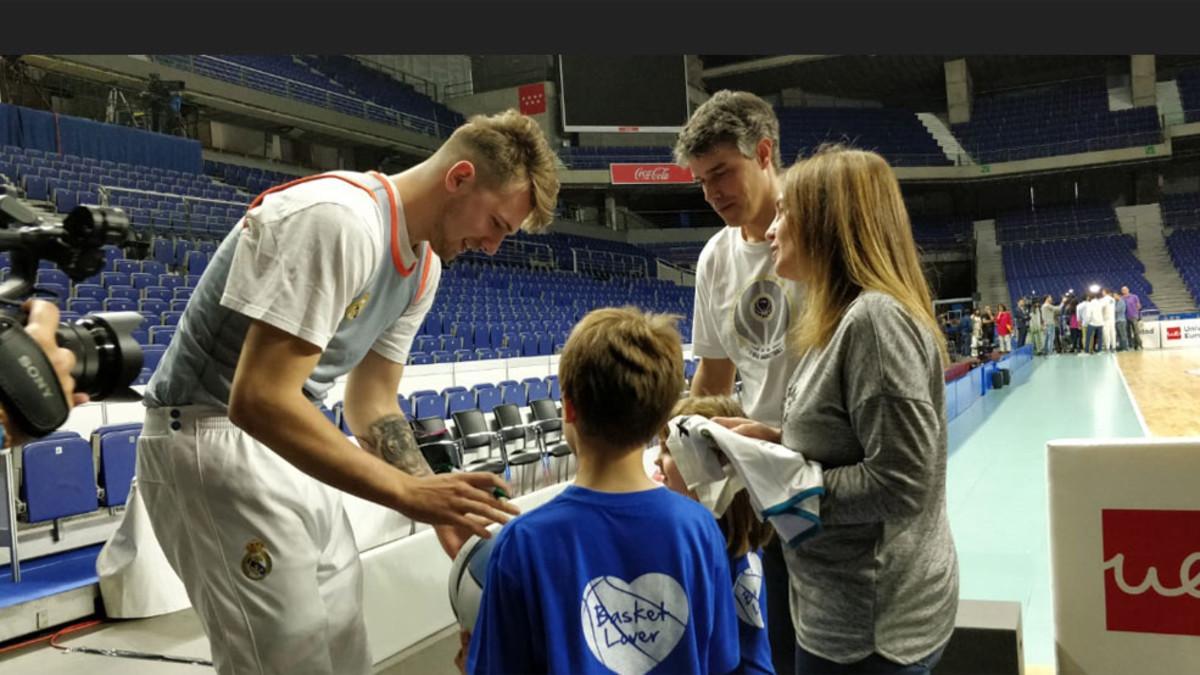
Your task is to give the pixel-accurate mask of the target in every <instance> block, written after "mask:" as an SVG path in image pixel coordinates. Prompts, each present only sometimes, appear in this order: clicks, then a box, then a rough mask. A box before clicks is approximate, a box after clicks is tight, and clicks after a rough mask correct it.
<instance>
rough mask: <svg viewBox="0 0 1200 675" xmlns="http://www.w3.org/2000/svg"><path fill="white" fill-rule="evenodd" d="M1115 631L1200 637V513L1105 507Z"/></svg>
mask: <svg viewBox="0 0 1200 675" xmlns="http://www.w3.org/2000/svg"><path fill="white" fill-rule="evenodd" d="M1101 523H1102V529H1103V536H1104V610H1105V618H1106V621H1107V627H1108V630H1110V631H1123V632H1131V633H1161V634H1166V635H1197V636H1200V511H1158V510H1149V509H1104V510H1103V511H1101Z"/></svg>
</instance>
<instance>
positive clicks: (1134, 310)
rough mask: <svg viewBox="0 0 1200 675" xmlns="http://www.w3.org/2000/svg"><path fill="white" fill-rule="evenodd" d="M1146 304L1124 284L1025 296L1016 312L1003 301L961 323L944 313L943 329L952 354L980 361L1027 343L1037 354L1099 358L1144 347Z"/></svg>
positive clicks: (972, 313)
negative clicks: (1081, 292)
mask: <svg viewBox="0 0 1200 675" xmlns="http://www.w3.org/2000/svg"><path fill="white" fill-rule="evenodd" d="M1141 311H1142V301H1141V298H1139V297H1138V296H1137V294H1135V293H1132V292H1130V290H1129V287H1128V286H1122V287H1121V290H1120V292H1117V291H1114V290H1111V289H1108V288H1101V289H1096V290H1093V291H1090V292H1089V293H1087V294H1086V295H1082V296H1080V295H1076V294H1075V293H1074V292H1073V291H1068V292H1067V293H1066V294H1064V295H1062V296H1060V297H1059V298H1058V302H1055V299H1054V297H1053V296H1052V295H1049V294H1047V295H1044V296H1041V297H1033V296H1031V297H1028V298H1021V299H1020V300H1018V301H1017V306H1016V308H1015V310H1013V311H1010V310H1009V308H1008V306H1007V305H1005V304H1003V303H1001V304H999V305H997V308H996V310H995V311H993V309H992V306H991V305H984V306H983V307H982V308H979V307H976V308H975V309H973V310H972V311H971V313H970V314H965V313H964V314H963V315H962V316H961V317H960V318H959V319H958V320H957V322H956V321H954V320H952V319H951V318H949V316H948V315H944V318H943V320H942V326H943V330H944V332H945V333H946V338H947V340H948V341H949V343H950V346H951V349H952V351H953V352H954V353H956V354H958V355H959V356H961V357H963V358H979V357H980V356H982V355H986V354H989V353H991V352H993V351H995V352H998V353H1001V354H1006V353H1008V352H1011V351H1012V350H1014V349H1020V348H1021V347H1024V346H1025V345H1026V344H1032V345H1033V351H1034V353H1035V354H1037V355H1039V356H1048V355H1050V354H1096V353H1100V352H1121V351H1126V350H1130V349H1141V348H1142V342H1141V335H1140V327H1139V320H1140V317H1141Z"/></svg>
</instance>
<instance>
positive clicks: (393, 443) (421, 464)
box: [359, 415, 433, 476]
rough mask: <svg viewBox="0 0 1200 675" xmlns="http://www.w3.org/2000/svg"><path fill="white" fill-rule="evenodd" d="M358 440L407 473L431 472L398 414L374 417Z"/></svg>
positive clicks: (417, 474)
mask: <svg viewBox="0 0 1200 675" xmlns="http://www.w3.org/2000/svg"><path fill="white" fill-rule="evenodd" d="M359 441H360V442H362V444H363V445H364V446H366V448H367V450H369V451H370V452H371V453H372V454H374V455H376V456H378V457H380V458H381V459H383V461H385V462H387V463H388V464H391V465H392V466H394V467H396V468H397V469H400V470H401V471H403V472H404V473H407V474H409V475H410V476H429V475H432V474H433V471H432V470H431V469H430V468H429V463H428V462H426V461H425V456H424V455H422V454H421V449H420V448H418V447H417V439H416V437H415V436H413V430H412V427H410V426H409V424H408V421H407V420H405V419H404V417H403V416H401V415H389V416H387V417H381V418H379V419H378V420H375V422H373V423H372V424H371V428H370V430H369V431H368V432H367V434H366V437H365V438H360V439H359Z"/></svg>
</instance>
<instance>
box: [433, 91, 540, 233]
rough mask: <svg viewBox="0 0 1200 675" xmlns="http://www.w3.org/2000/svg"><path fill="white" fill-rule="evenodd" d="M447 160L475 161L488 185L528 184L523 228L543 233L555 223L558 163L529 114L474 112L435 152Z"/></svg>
mask: <svg viewBox="0 0 1200 675" xmlns="http://www.w3.org/2000/svg"><path fill="white" fill-rule="evenodd" d="M437 155H442V156H444V157H445V158H446V159H447V160H448V161H452V162H457V161H459V160H463V159H465V160H468V161H470V162H471V163H472V164H474V165H475V171H476V175H477V176H478V180H479V183H480V185H481V186H483V187H485V188H488V189H492V190H500V191H503V190H506V189H512V188H513V187H514V186H516V185H519V186H520V187H525V184H526V183H527V184H528V185H529V186H530V188H531V189H530V193H531V195H532V199H531V201H532V204H531V206H532V207H533V208H532V210H531V211H530V212H529V217H528V218H526V219H525V222H523V223H521V229H523V230H525V231H526V232H543V231H545V230H546V228H548V227H549V226H550V223H552V222H554V208H555V206H556V205H557V203H558V187H559V183H558V168H557V159H556V157H555V155H554V151H553V150H551V149H550V143H549V142H548V141H547V140H546V135H545V134H543V133H542V129H541V127H539V126H538V125H537V122H535V121H534V120H533V119H532V118H530V117H526V116H525V115H522V114H520V113H518V112H517V111H516V110H506V111H504V112H502V113H498V114H495V115H475V116H473V117H471V118H470V119H468V120H467V121H466V123H465V124H463V125H462V126H460V127H459V128H457V129H455V130H454V133H453V134H451V135H450V138H449V139H447V140H446V142H445V143H444V144H443V145H442V147H441V148H440V149H439V150H438V151H437Z"/></svg>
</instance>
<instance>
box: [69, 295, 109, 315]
mask: <svg viewBox="0 0 1200 675" xmlns="http://www.w3.org/2000/svg"><path fill="white" fill-rule="evenodd" d="M105 299H107V298H105ZM100 303H101V301H100V300H93V299H92V298H71V299H70V300H68V301H67V309H68V310H70V311H72V312H77V313H79V314H91V313H93V312H99V311H100V307H101V304H100Z"/></svg>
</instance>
